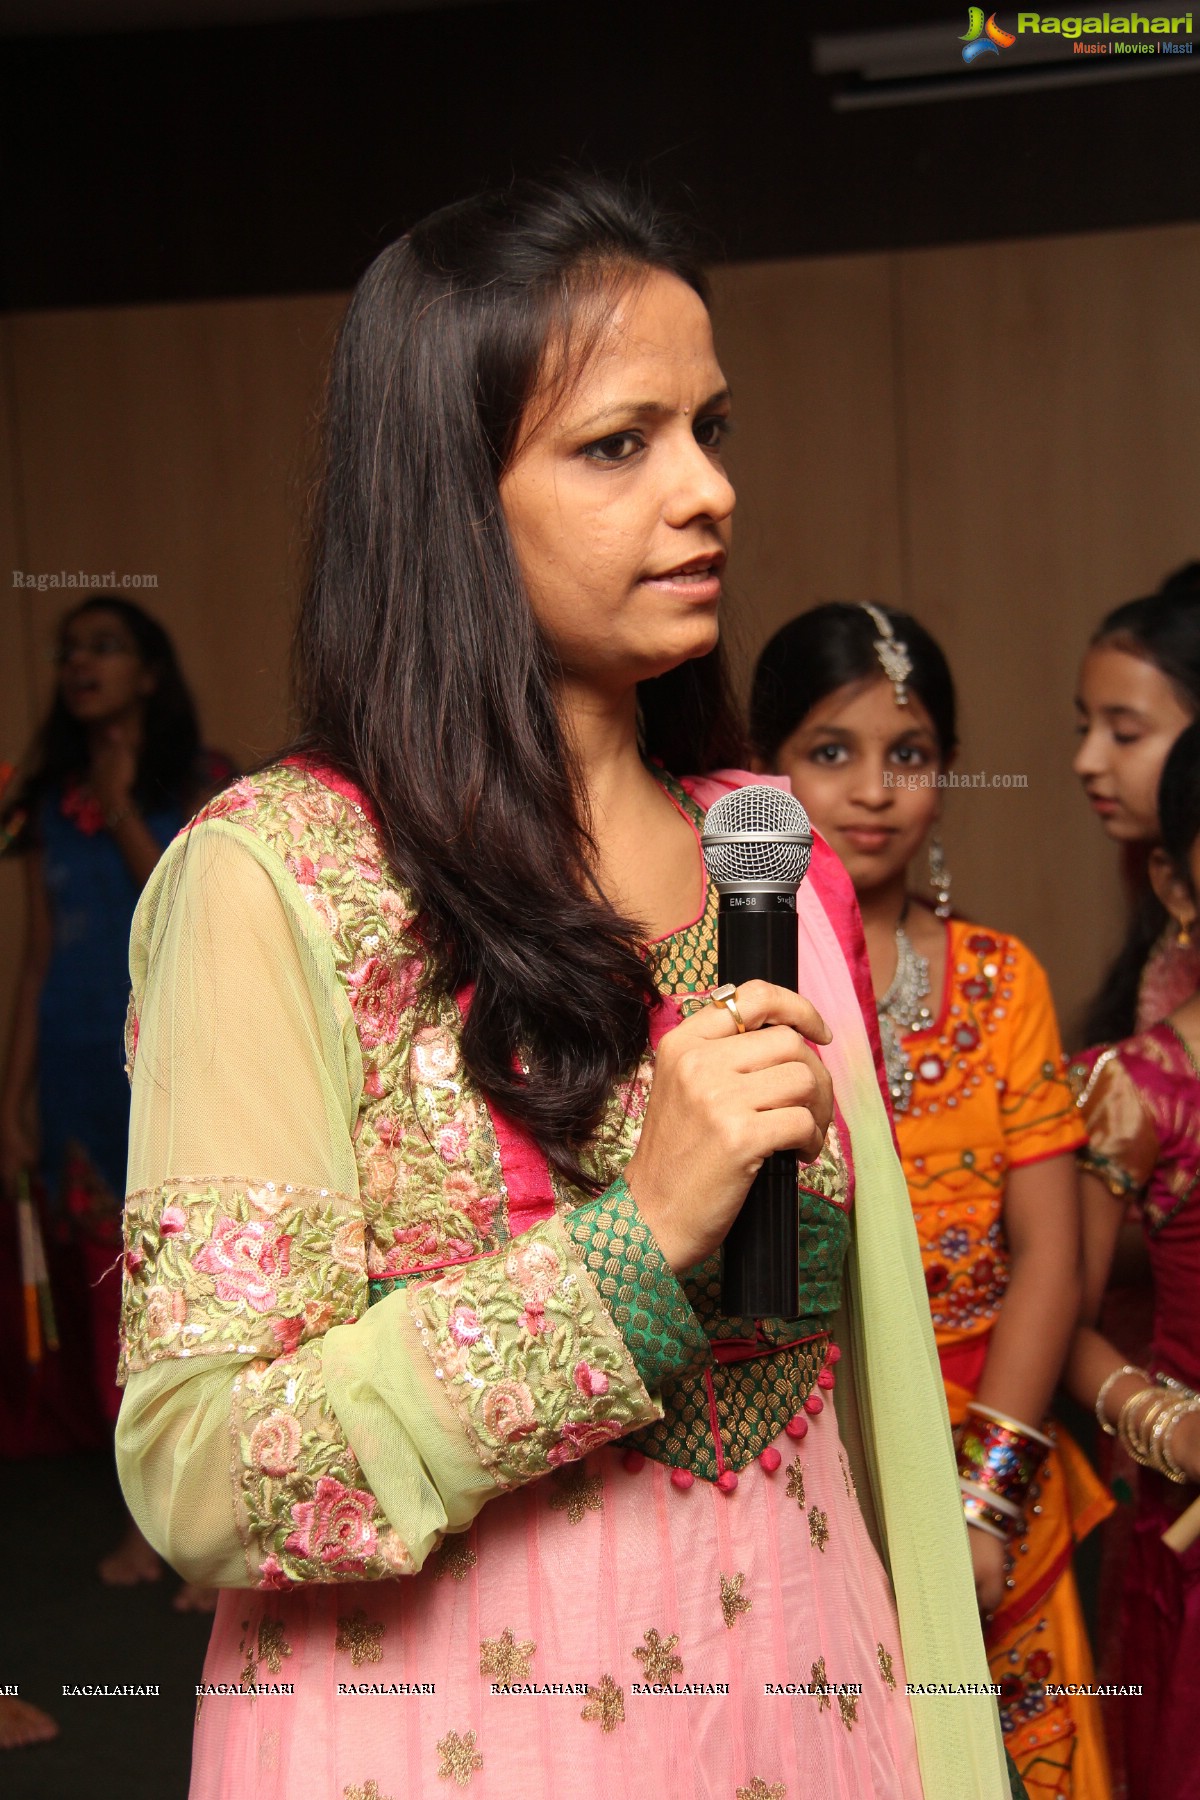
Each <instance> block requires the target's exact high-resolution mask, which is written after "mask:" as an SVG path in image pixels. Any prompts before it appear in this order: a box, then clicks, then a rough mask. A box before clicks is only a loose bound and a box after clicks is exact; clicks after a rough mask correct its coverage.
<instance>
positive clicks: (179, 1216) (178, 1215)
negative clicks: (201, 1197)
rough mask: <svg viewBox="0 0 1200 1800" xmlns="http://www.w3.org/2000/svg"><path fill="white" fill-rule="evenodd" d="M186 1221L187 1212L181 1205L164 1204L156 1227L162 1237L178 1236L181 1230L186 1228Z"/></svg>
mask: <svg viewBox="0 0 1200 1800" xmlns="http://www.w3.org/2000/svg"><path fill="white" fill-rule="evenodd" d="M187 1222H188V1220H187V1214H186V1212H184V1210H183V1208H182V1206H164V1207H163V1209H162V1214H161V1216H160V1218H159V1221H158V1229H159V1231H160V1232H161V1233H162V1235H163V1237H178V1236H179V1234H180V1232H181V1231H186V1230H187Z"/></svg>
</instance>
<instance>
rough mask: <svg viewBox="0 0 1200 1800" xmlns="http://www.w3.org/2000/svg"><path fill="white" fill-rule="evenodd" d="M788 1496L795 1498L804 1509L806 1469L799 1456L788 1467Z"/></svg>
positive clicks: (801, 1508) (791, 1498) (790, 1498)
mask: <svg viewBox="0 0 1200 1800" xmlns="http://www.w3.org/2000/svg"><path fill="white" fill-rule="evenodd" d="M785 1491H786V1493H787V1497H788V1499H789V1500H794V1501H795V1502H796V1504H797V1506H799V1508H800V1510H801V1511H803V1510H804V1469H803V1467H802V1465H801V1462H800V1458H799V1457H798V1456H797V1457H796V1458H795V1459H794V1460H793V1461H792V1463H791V1464H790V1465H789V1467H788V1477H787V1488H786V1490H785Z"/></svg>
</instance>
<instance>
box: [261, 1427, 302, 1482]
mask: <svg viewBox="0 0 1200 1800" xmlns="http://www.w3.org/2000/svg"><path fill="white" fill-rule="evenodd" d="M299 1456H300V1427H299V1425H298V1424H297V1423H296V1420H295V1419H294V1418H293V1417H292V1415H291V1413H285V1412H273V1413H271V1414H269V1416H268V1417H267V1418H265V1419H260V1420H259V1422H258V1424H257V1425H256V1426H255V1427H254V1430H253V1431H252V1432H251V1434H250V1460H251V1462H252V1463H253V1464H254V1466H255V1468H256V1469H260V1470H261V1471H262V1473H263V1474H264V1475H290V1474H291V1472H292V1470H293V1469H294V1468H295V1467H296V1463H297V1461H298V1460H299Z"/></svg>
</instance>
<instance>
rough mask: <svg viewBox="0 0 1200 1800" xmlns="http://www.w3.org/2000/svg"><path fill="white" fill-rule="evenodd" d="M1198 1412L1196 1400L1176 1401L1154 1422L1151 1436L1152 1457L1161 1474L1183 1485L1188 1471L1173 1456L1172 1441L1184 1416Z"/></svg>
mask: <svg viewBox="0 0 1200 1800" xmlns="http://www.w3.org/2000/svg"><path fill="white" fill-rule="evenodd" d="M1198 1411H1200V1407H1198V1406H1197V1404H1196V1402H1195V1401H1194V1400H1174V1401H1172V1403H1171V1405H1170V1406H1168V1407H1167V1408H1166V1410H1165V1411H1164V1412H1161V1413H1160V1414H1159V1416H1158V1418H1157V1419H1156V1420H1155V1421H1154V1430H1153V1431H1152V1432H1151V1434H1150V1456H1151V1459H1152V1460H1153V1463H1154V1467H1155V1468H1156V1469H1157V1470H1158V1472H1159V1474H1160V1475H1165V1476H1166V1478H1167V1480H1168V1481H1174V1482H1177V1483H1180V1484H1182V1483H1183V1482H1185V1481H1186V1480H1187V1478H1188V1477H1187V1471H1186V1469H1181V1468H1180V1466H1179V1464H1178V1463H1177V1462H1176V1461H1175V1458H1174V1457H1173V1456H1172V1455H1171V1439H1172V1437H1173V1436H1174V1434H1175V1427H1176V1426H1177V1425H1178V1423H1179V1421H1180V1419H1182V1417H1183V1415H1184V1414H1185V1413H1190V1412H1198Z"/></svg>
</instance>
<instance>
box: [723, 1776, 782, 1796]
mask: <svg viewBox="0 0 1200 1800" xmlns="http://www.w3.org/2000/svg"><path fill="white" fill-rule="evenodd" d="M734 1792H735V1794H736V1795H737V1800H786V1795H787V1787H786V1786H785V1784H784V1783H783V1782H782V1781H773V1782H771V1783H770V1785H768V1784H767V1783H766V1782H765V1781H764V1780H763V1778H762V1776H761V1775H753V1776H751V1778H750V1782H749V1784H748V1786H746V1787H740V1788H735V1789H734Z"/></svg>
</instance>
